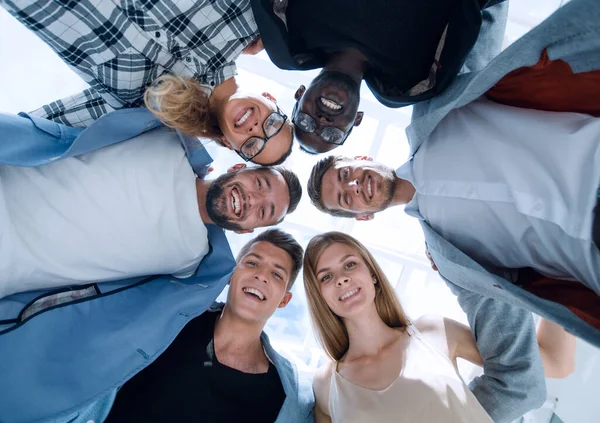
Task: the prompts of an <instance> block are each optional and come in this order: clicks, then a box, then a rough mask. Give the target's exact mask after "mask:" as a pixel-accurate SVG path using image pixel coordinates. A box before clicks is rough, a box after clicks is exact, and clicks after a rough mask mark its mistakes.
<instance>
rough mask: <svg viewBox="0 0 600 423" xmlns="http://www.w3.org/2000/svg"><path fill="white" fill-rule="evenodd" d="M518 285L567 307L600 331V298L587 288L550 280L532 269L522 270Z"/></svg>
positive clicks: (571, 282)
mask: <svg viewBox="0 0 600 423" xmlns="http://www.w3.org/2000/svg"><path fill="white" fill-rule="evenodd" d="M518 284H519V285H520V286H521V287H522V288H523V289H525V290H526V291H529V292H531V293H532V294H534V295H536V296H538V297H540V298H543V299H545V300H549V301H553V302H555V303H558V304H561V305H563V306H565V307H567V308H568V309H569V310H570V311H571V312H572V313H573V314H575V315H576V316H577V317H579V318H580V319H581V320H583V321H584V322H586V323H588V324H590V325H592V326H593V327H595V328H596V329H598V330H600V296H598V295H596V293H595V292H594V291H592V290H591V289H589V288H588V287H587V286H585V285H583V284H581V283H578V282H573V281H564V280H558V279H550V278H547V277H545V276H542V275H540V274H539V273H537V272H535V271H534V270H532V269H521V271H520V272H519V281H518Z"/></svg>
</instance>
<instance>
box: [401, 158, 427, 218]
mask: <svg viewBox="0 0 600 423" xmlns="http://www.w3.org/2000/svg"><path fill="white" fill-rule="evenodd" d="M396 176H397V177H398V178H401V179H404V180H405V181H408V182H410V183H411V184H413V185H414V186H415V188H416V187H417V185H416V184H415V177H414V172H413V159H412V157H411V158H410V159H409V160H408V161H407V162H406V163H404V164H403V165H402V166H400V167H399V168H398V169H396ZM417 197H418V192H415V195H413V198H412V199H411V200H410V201H409V202H408V203H407V204H406V205H405V206H404V213H406V214H407V215H409V216H412V217H415V218H417V219H419V220H424V219H423V216H422V215H421V213H420V212H419V201H418V198H417Z"/></svg>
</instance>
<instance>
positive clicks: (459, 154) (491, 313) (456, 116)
mask: <svg viewBox="0 0 600 423" xmlns="http://www.w3.org/2000/svg"><path fill="white" fill-rule="evenodd" d="M599 22H600V7H599V4H598V2H596V1H595V0H573V1H571V2H569V3H567V4H566V5H565V6H563V7H561V8H560V9H559V10H558V11H556V12H555V13H554V14H553V15H552V16H550V17H549V18H548V19H547V20H546V21H544V22H543V23H541V24H540V25H539V26H538V27H536V28H534V29H533V30H531V31H530V32H529V33H528V34H526V35H524V36H523V37H522V38H521V39H519V40H517V41H516V42H515V43H514V44H513V45H511V46H509V47H508V48H507V49H506V50H505V51H503V52H502V53H500V55H499V56H497V57H496V58H495V59H494V60H493V61H491V62H490V63H489V64H488V65H487V66H485V67H483V68H482V69H481V70H479V71H476V72H471V73H469V74H467V75H463V76H461V78H460V79H457V80H456V81H455V83H454V84H452V85H451V86H450V87H448V89H447V90H446V91H444V93H442V94H441V95H439V96H437V97H436V98H434V99H432V100H430V101H428V102H424V103H420V104H418V105H415V107H414V109H413V116H412V123H411V125H410V126H409V127H408V128H407V137H408V141H409V144H410V158H409V161H408V162H406V163H405V164H404V165H402V166H401V167H400V168H398V169H397V170H395V171H394V169H391V168H390V167H388V166H384V165H381V164H377V163H373V162H370V161H366V160H364V157H363V158H362V159H361V160H353V159H349V158H342V157H337V158H336V157H329V158H327V159H324V160H323V161H321V162H320V163H319V164H317V165H316V166H315V167H314V168H313V173H312V175H311V179H310V181H309V187H308V192H309V196H310V197H311V200H313V202H314V203H315V204H316V205H317V207H318V208H319V209H320V210H322V211H325V212H327V213H331V214H335V215H337V216H345V217H356V218H357V219H359V220H369V219H372V218H373V217H374V214H376V213H377V212H379V211H381V210H383V209H386V208H390V207H393V206H400V205H406V207H405V212H406V213H407V214H409V215H411V216H413V217H416V218H418V219H419V223H420V224H421V227H422V229H423V232H424V234H425V241H426V247H427V250H428V256H429V257H430V260H432V263H434V265H435V267H436V268H437V270H438V271H439V274H440V276H441V277H442V278H443V279H444V280H445V281H446V283H447V284H448V286H449V287H450V289H451V290H452V291H453V292H454V293H455V294H456V295H457V296H458V301H459V303H460V304H461V307H462V308H463V309H464V310H465V312H466V313H467V317H468V319H469V323H470V325H471V328H472V330H473V332H474V335H475V339H476V340H477V345H478V348H479V350H480V352H481V353H482V356H483V357H484V359H485V360H486V361H488V360H489V362H488V363H489V364H486V372H488V369H493V371H497V370H500V369H501V368H502V367H503V366H504V365H505V364H506V363H510V362H511V357H509V356H512V358H513V359H518V360H521V361H522V362H524V361H530V360H534V359H536V356H537V347H536V345H535V343H534V342H532V340H533V339H534V329H533V323H532V319H531V313H530V312H534V313H536V314H537V315H540V316H542V317H544V318H546V319H548V320H552V321H554V322H556V323H558V324H559V325H561V326H563V327H564V328H565V329H566V330H567V331H568V332H570V333H572V334H574V335H576V336H578V337H580V338H583V339H585V340H586V341H588V342H590V343H592V344H594V345H596V346H600V312H599V310H600V296H599V295H598V294H600V273H599V272H600V270H599V269H600V250H599V249H598V245H599V244H600V240H599V239H598V238H597V237H598V234H597V232H596V231H597V227H598V221H599V220H600V213H599V210H600V197H599V195H598V194H599V191H598V184H599V181H600V169H599V168H598V158H599V157H600V148H599V146H598V139H599V134H600V119H599V118H600V110H599V108H598V101H597V98H598V97H599V96H600V70H599V69H600V61H599V58H600V55H599V54H598V51H599V44H598V37H597V36H596V34H597V33H598V23H599ZM557 28H559V30H557ZM498 334H502V335H503V336H498ZM505 355H507V356H505ZM515 363H516V361H515ZM497 364H499V365H500V367H496V365H497ZM534 370H535V369H532V368H529V369H527V371H523V369H521V370H519V369H518V368H517V367H514V366H513V367H511V368H508V369H506V368H505V369H502V370H501V374H500V373H498V374H497V375H496V376H495V377H497V378H498V380H502V379H504V386H505V387H510V389H509V390H507V391H505V392H502V389H495V388H492V389H488V388H489V387H490V386H493V385H494V382H492V381H490V380H484V381H483V382H481V381H478V382H477V383H474V384H473V383H472V384H471V389H474V390H477V392H476V396H477V398H478V399H479V401H480V402H481V403H482V405H483V406H484V408H486V410H488V412H489V413H490V415H491V416H492V417H493V419H494V420H495V421H497V420H499V419H498V418H497V416H498V417H502V416H505V415H506V416H511V417H512V418H510V419H509V418H508V417H506V420H509V421H510V420H512V419H514V418H515V417H517V416H515V415H514V410H515V409H514V408H511V409H508V408H505V405H506V404H508V403H510V400H511V398H512V400H513V401H514V400H515V399H516V398H518V397H519V395H520V394H517V395H514V394H513V391H515V390H516V391H517V392H519V391H520V392H521V393H523V392H525V391H527V392H528V393H527V394H525V395H526V396H528V395H531V394H533V396H536V395H539V394H540V391H539V387H538V386H537V384H533V380H534V379H535V378H538V377H539V372H535V371H534ZM489 382H491V385H488V383H489ZM532 384H533V385H532ZM525 387H529V388H525ZM496 388H497V387H496ZM531 389H533V390H531ZM494 391H495V393H494ZM486 393H490V394H491V396H492V398H487V399H486V397H487V396H488V394H486ZM496 395H501V396H505V397H507V398H505V399H504V400H502V401H501V400H499V399H498V398H493V397H494V396H496ZM541 398H542V395H540V396H539V397H537V401H539V400H541ZM534 403H535V401H530V399H527V401H522V402H521V404H520V406H523V405H526V406H528V407H529V408H531V406H532V404H534ZM507 407H508V406H507ZM490 409H492V410H491V411H490ZM506 413H508V414H506ZM502 420H504V419H502Z"/></svg>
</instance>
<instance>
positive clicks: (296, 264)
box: [236, 229, 304, 291]
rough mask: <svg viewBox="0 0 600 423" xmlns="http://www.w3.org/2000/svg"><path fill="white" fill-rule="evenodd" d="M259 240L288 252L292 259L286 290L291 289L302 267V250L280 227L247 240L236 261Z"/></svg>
mask: <svg viewBox="0 0 600 423" xmlns="http://www.w3.org/2000/svg"><path fill="white" fill-rule="evenodd" d="M261 241H264V242H268V243H270V244H271V245H273V246H275V247H277V248H281V249H282V250H283V251H285V252H286V253H288V255H289V256H290V258H291V259H292V273H291V274H290V281H289V282H288V286H287V290H288V291H289V290H291V289H292V286H294V282H295V281H296V277H297V276H298V273H299V272H300V268H301V267H302V259H303V256H304V250H303V249H302V247H301V246H300V244H298V241H296V239H295V238H294V237H293V236H291V235H290V234H288V233H287V232H284V231H282V230H281V229H267V230H266V231H264V232H262V233H260V234H259V235H258V236H256V237H254V238H253V239H251V240H250V241H248V242H247V243H246V245H244V246H243V247H242V249H241V250H240V252H239V253H238V255H237V259H236V263H239V262H240V260H242V258H243V257H244V256H245V255H246V254H248V251H249V250H250V248H251V247H252V246H253V245H254V244H256V243H257V242H261Z"/></svg>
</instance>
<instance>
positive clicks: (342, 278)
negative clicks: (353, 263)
mask: <svg viewBox="0 0 600 423" xmlns="http://www.w3.org/2000/svg"><path fill="white" fill-rule="evenodd" d="M348 282H350V278H349V277H348V276H340V277H338V278H337V281H336V285H337V286H342V285H345V284H347V283H348Z"/></svg>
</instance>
